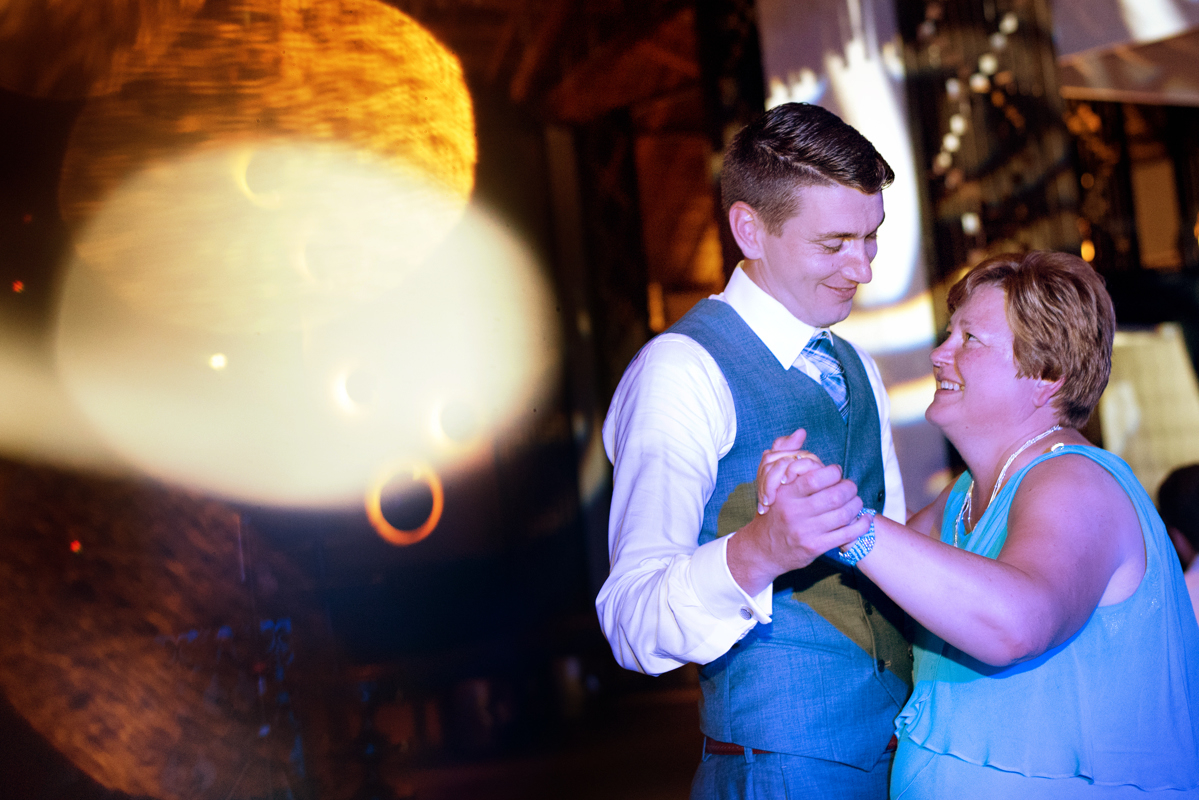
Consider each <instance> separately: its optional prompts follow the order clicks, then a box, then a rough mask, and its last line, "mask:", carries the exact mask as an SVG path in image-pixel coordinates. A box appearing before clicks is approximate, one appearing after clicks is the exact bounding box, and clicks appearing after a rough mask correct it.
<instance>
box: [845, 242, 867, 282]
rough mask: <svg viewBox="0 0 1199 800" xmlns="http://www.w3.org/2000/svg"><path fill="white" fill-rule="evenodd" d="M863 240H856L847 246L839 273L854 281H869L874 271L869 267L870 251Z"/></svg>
mask: <svg viewBox="0 0 1199 800" xmlns="http://www.w3.org/2000/svg"><path fill="white" fill-rule="evenodd" d="M866 247H867V245H866V242H864V241H857V242H854V243H853V244H852V246H850V247H849V248H848V251H849V252H848V253H846V262H845V264H843V265H842V267H841V273H842V274H843V275H844V276H845V277H847V278H849V279H850V280H852V281H853V282H854V283H870V279H871V278H873V277H874V271H873V270H872V269H871V267H870V261H871V255H872V254H871V253H869V252H867V249H866Z"/></svg>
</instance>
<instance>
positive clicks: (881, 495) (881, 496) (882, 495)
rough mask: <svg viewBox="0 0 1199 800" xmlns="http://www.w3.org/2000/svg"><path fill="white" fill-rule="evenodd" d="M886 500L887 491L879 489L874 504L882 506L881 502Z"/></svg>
mask: <svg viewBox="0 0 1199 800" xmlns="http://www.w3.org/2000/svg"><path fill="white" fill-rule="evenodd" d="M886 499H887V490H886V489H879V490H878V500H877V501H876V502H877V503H878V504H879V505H882V504H883V501H884V500H886Z"/></svg>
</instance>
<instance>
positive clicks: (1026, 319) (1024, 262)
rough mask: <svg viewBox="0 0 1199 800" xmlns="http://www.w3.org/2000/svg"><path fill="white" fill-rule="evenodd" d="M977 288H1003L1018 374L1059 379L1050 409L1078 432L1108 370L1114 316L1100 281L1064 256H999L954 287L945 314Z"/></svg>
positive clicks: (1040, 252)
mask: <svg viewBox="0 0 1199 800" xmlns="http://www.w3.org/2000/svg"><path fill="white" fill-rule="evenodd" d="M982 286H998V287H999V288H1001V289H1003V294H1004V298H1005V301H1006V303H1005V305H1006V309H1005V310H1006V314H1007V322H1008V325H1009V326H1010V327H1011V329H1012V335H1013V347H1012V349H1013V354H1014V355H1015V358H1016V367H1017V368H1018V369H1019V375H1020V377H1023V378H1028V377H1032V378H1043V379H1045V380H1049V381H1055V380H1057V379H1058V378H1061V377H1065V381H1063V383H1062V388H1061V389H1059V390H1058V392H1057V394H1056V395H1054V398H1053V405H1054V407H1055V408H1056V409H1057V411H1058V417H1059V420H1060V422H1061V424H1062V425H1064V426H1067V427H1070V428H1081V427H1082V426H1083V425H1085V424H1086V423H1087V420H1088V419H1090V417H1091V412H1092V411H1093V410H1094V409H1095V406H1096V405H1097V404H1098V403H1099V396H1100V395H1102V394H1103V390H1104V388H1105V387H1106V386H1107V379H1108V377H1109V376H1110V375H1111V371H1112V337H1113V336H1114V335H1115V331H1116V313H1115V311H1114V310H1113V309H1112V299H1111V297H1110V296H1109V295H1108V293H1107V289H1106V288H1104V282H1103V278H1102V276H1100V275H1099V273H1097V272H1095V270H1094V269H1093V268H1092V267H1091V265H1090V264H1088V263H1087V262H1085V261H1083V260H1082V259H1081V258H1079V257H1078V256H1075V255H1071V254H1070V253H1059V252H1053V251H1044V250H1034V251H1032V252H1029V253H1007V254H1004V255H998V256H994V257H992V258H988V259H987V260H986V261H983V262H982V263H981V264H979V265H978V266H976V267H975V268H974V269H972V270H970V272H968V273H967V274H966V276H965V277H964V278H962V279H961V280H960V281H958V282H957V283H955V284H954V285H953V288H952V289H950V290H949V298H948V305H949V313H950V314H951V315H952V314H953V312H954V311H956V310H957V309H958V308H960V307H961V306H962V305H963V304H965V303H966V301H967V300H969V299H970V296H971V295H972V294H973V293H974V292H975V290H977V289H978V288H980V287H982Z"/></svg>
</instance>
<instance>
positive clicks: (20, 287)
mask: <svg viewBox="0 0 1199 800" xmlns="http://www.w3.org/2000/svg"><path fill="white" fill-rule="evenodd" d="M12 290H13V291H14V292H16V293H17V294H20V293H21V292H23V291H25V281H13V282H12Z"/></svg>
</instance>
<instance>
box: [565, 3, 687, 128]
mask: <svg viewBox="0 0 1199 800" xmlns="http://www.w3.org/2000/svg"><path fill="white" fill-rule="evenodd" d="M656 10H657V11H660V12H662V14H663V16H659V17H658V18H657V19H656V20H654V22H653V23H652V24H649V25H637V26H630V32H629V33H626V34H624V35H622V36H620V37H618V38H617V39H614V40H612V41H609V42H605V43H604V44H601V45H600V46H599V47H597V48H595V50H593V51H592V53H591V55H590V56H589V57H588V58H587V59H585V60H584V61H582V62H581V63H579V64H577V65H576V66H575V67H574V68H572V69H571V70H570V71H569V72H567V73H566V75H564V76H563V77H562V79H561V80H560V81H559V82H558V84H557V86H555V87H554V88H553V90H552V91H551V92H550V93H549V99H548V102H547V112H548V113H549V115H550V116H552V117H555V118H557V119H559V120H562V121H565V122H586V121H588V120H590V119H594V118H596V117H599V116H601V115H602V114H604V113H606V112H608V111H610V110H612V109H614V108H619V107H621V106H628V105H633V104H635V103H638V102H641V101H643V100H646V99H649V98H652V97H655V96H658V95H661V94H663V93H667V92H671V91H675V90H677V89H679V88H682V86H683V85H685V84H687V83H690V82H694V81H696V80H698V78H699V62H698V58H697V56H696V55H695V53H696V47H697V42H696V33H695V12H694V8H693V7H692V5H691V4H690V3H688V2H685V0H677V1H672V0H667V1H666V2H663V3H660V4H658V5H657V8H656ZM667 12H670V13H669V14H667Z"/></svg>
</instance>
